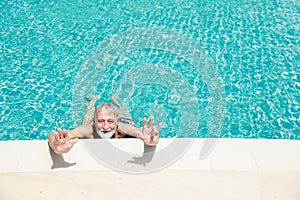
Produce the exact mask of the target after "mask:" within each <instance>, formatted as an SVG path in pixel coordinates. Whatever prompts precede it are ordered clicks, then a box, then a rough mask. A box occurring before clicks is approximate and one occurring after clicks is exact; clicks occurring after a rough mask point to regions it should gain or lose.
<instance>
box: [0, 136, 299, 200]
mask: <svg viewBox="0 0 300 200" xmlns="http://www.w3.org/2000/svg"><path fill="white" fill-rule="evenodd" d="M186 142H188V143H186ZM174 144H175V146H170V145H174ZM183 144H184V145H186V144H191V145H190V146H187V148H186V149H187V150H186V151H185V152H182V155H179V156H178V155H176V154H178V152H179V151H180V148H181V147H182V145H183ZM107 145H108V146H107ZM94 147H96V148H95V149H96V150H97V149H98V147H99V150H100V151H101V152H105V154H104V155H107V157H104V158H105V159H106V160H105V159H104V160H105V161H108V162H111V163H113V164H115V165H114V166H117V167H118V166H127V167H128V166H129V169H131V170H132V169H133V170H135V169H137V170H141V169H142V171H140V173H139V174H133V173H132V171H131V172H130V173H128V172H126V171H122V170H120V169H118V170H114V169H112V168H110V167H109V166H108V165H107V163H105V162H103V159H102V160H101V159H100V160H99V158H98V157H97V155H94V153H91V150H92V149H93V148H94ZM102 147H105V148H102ZM171 147H172V148H171ZM174 147H175V148H174ZM117 152H127V153H126V155H129V156H127V157H126V156H125V157H124V156H123V155H122V154H120V153H117ZM51 155H52V156H51ZM101 155H102V154H101ZM149 155H150V156H149ZM0 156H1V159H0V199H1V200H10V199H23V200H35V199H56V200H60V199H61V200H65V199H72V200H77V199H78V200H82V199H108V200H119V199H122V200H132V199H143V200H153V199H172V200H177V199H178V200H182V199H185V198H187V199H189V200H199V199H209V200H241V199H243V200H275V199H276V200H299V199H300V141H297V140H264V139H199V138H198V139H160V142H159V144H158V146H157V147H156V149H155V152H154V153H151V152H150V153H146V154H145V153H144V145H143V142H142V141H140V140H137V139H115V140H107V141H105V140H80V141H79V142H78V143H77V144H76V145H75V146H74V148H73V149H72V150H71V151H70V152H69V153H67V154H64V155H63V156H57V155H53V154H52V153H50V151H49V147H48V143H47V141H40V140H33V141H6V142H4V141H2V142H0ZM176 157H177V159H171V161H172V162H171V161H170V162H169V163H168V164H166V165H164V166H163V167H162V168H161V169H156V170H154V171H151V170H153V169H154V168H155V167H156V166H159V165H154V164H155V163H156V164H160V163H163V162H165V161H168V159H170V158H176ZM124 163H125V165H124ZM144 169H145V171H144V172H145V173H143V170H144ZM149 169H150V171H149ZM147 170H148V171H147ZM146 171H147V172H146ZM150 172H151V173H150Z"/></svg>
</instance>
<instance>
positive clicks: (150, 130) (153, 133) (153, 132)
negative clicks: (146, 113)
mask: <svg viewBox="0 0 300 200" xmlns="http://www.w3.org/2000/svg"><path fill="white" fill-rule="evenodd" d="M153 121H154V118H153V117H150V119H149V121H148V125H147V124H146V119H145V118H144V119H143V127H142V138H141V139H142V140H143V142H144V143H145V144H146V145H148V146H155V145H157V144H158V140H159V133H158V129H159V128H160V127H161V126H162V124H161V123H159V124H158V125H157V126H152V123H153Z"/></svg>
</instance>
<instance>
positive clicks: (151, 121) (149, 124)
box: [148, 116, 154, 127]
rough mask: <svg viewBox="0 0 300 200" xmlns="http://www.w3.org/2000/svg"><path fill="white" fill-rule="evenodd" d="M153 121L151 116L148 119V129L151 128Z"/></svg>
mask: <svg viewBox="0 0 300 200" xmlns="http://www.w3.org/2000/svg"><path fill="white" fill-rule="evenodd" d="M153 120H154V118H153V117H152V116H151V117H150V119H149V122H148V127H151V126H152V123H153Z"/></svg>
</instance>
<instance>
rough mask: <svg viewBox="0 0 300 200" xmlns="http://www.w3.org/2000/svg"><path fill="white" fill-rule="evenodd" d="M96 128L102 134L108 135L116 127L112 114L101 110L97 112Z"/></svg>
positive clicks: (115, 120)
mask: <svg viewBox="0 0 300 200" xmlns="http://www.w3.org/2000/svg"><path fill="white" fill-rule="evenodd" d="M95 125H96V127H97V129H98V130H99V131H101V132H102V133H104V134H108V133H109V132H111V131H112V130H114V129H115V128H116V126H117V119H116V117H115V115H114V114H113V113H110V112H107V111H105V110H101V111H99V112H97V121H96V124H95Z"/></svg>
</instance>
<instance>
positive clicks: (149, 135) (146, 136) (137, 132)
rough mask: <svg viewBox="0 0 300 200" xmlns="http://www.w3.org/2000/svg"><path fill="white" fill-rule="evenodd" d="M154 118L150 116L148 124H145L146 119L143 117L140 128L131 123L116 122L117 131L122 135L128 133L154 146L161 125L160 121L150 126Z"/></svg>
mask: <svg viewBox="0 0 300 200" xmlns="http://www.w3.org/2000/svg"><path fill="white" fill-rule="evenodd" d="M153 120H154V118H153V117H151V118H150V120H149V122H148V125H146V119H143V126H142V128H137V127H135V126H133V125H131V124H124V123H121V122H119V123H118V130H117V131H118V133H121V134H124V135H130V136H133V137H136V138H140V139H142V140H143V142H144V143H145V144H146V145H149V146H155V145H157V143H158V140H159V133H158V129H159V128H160V127H161V123H159V124H158V125H157V126H152V123H153Z"/></svg>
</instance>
